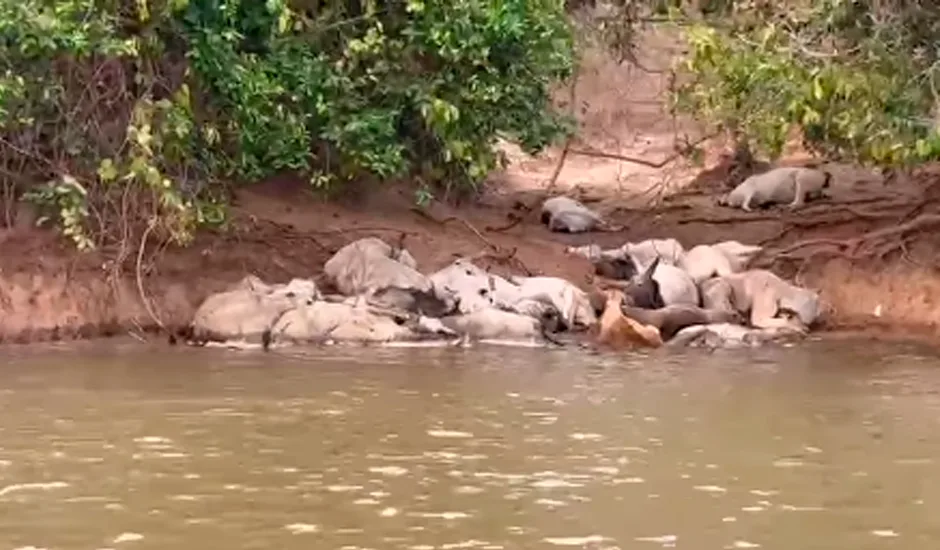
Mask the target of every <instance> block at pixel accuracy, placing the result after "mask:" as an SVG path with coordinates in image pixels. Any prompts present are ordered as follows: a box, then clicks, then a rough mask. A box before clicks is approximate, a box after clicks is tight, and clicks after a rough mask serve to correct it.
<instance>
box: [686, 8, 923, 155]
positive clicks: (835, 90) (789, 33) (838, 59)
mask: <svg viewBox="0 0 940 550" xmlns="http://www.w3.org/2000/svg"><path fill="white" fill-rule="evenodd" d="M874 6H875V5H874V4H872V5H868V4H864V3H859V2H850V1H848V0H825V1H818V2H808V1H807V2H789V3H765V2H755V1H738V2H724V3H723V5H722V6H720V9H719V10H717V11H716V12H715V13H714V14H711V15H707V16H704V17H702V16H701V15H700V14H699V15H698V16H696V18H695V20H694V23H693V24H692V25H690V27H689V28H688V32H687V35H686V36H687V39H688V41H689V45H690V49H689V54H688V56H687V57H686V59H684V60H683V63H682V65H681V66H680V71H681V72H685V73H686V74H688V75H690V78H688V79H686V80H685V82H683V83H682V84H681V85H680V86H679V88H678V90H677V94H676V97H675V99H676V104H675V107H676V108H677V109H678V110H679V111H682V112H686V113H692V114H694V115H696V116H698V117H699V118H701V119H703V120H705V121H707V122H710V123H712V124H714V125H716V126H718V127H719V128H721V129H724V130H727V131H728V132H729V133H731V134H732V135H733V136H734V138H735V139H736V140H737V141H738V143H740V144H747V145H748V146H750V147H751V148H752V149H754V150H757V151H761V152H764V153H766V154H768V155H769V156H771V157H776V156H778V155H779V154H780V152H781V149H782V148H783V146H784V144H785V142H786V139H787V138H788V137H789V136H790V135H791V132H793V131H796V132H797V134H798V135H800V136H802V138H803V141H804V144H805V145H807V146H809V147H810V148H811V149H813V150H815V151H817V152H819V153H821V154H823V155H824V156H827V157H829V158H840V159H847V160H854V161H859V162H862V163H871V164H876V165H882V166H902V165H911V164H914V163H918V162H924V161H929V160H935V159H937V158H938V157H940V133H938V126H937V123H936V122H935V115H936V112H935V109H936V108H937V100H938V98H937V96H936V88H935V80H936V76H937V75H936V71H937V58H936V55H937V54H936V52H935V45H934V43H935V41H936V39H937V37H940V34H938V32H937V31H940V13H938V12H936V10H935V9H932V8H930V6H925V7H921V6H920V4H918V3H896V4H895V3H890V2H889V3H881V4H878V5H877V7H874ZM673 15H674V17H688V14H686V15H680V14H678V13H677V12H674V14H673Z"/></svg>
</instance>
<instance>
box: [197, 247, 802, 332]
mask: <svg viewBox="0 0 940 550" xmlns="http://www.w3.org/2000/svg"><path fill="white" fill-rule="evenodd" d="M756 250H757V249H756V247H748V246H746V245H741V244H739V243H735V242H728V243H720V244H718V245H715V246H713V247H695V248H693V249H691V250H689V251H688V252H686V251H684V250H683V249H682V247H681V245H680V244H679V243H678V242H677V241H675V240H673V239H667V240H661V241H655V240H654V241H644V242H643V243H639V244H631V243H628V244H626V245H624V247H622V248H619V249H615V250H601V249H600V248H599V247H596V246H593V245H591V246H588V247H581V248H577V249H569V250H568V251H569V252H570V253H579V254H582V255H584V256H587V257H588V258H590V259H591V260H592V261H593V263H594V264H595V267H596V270H597V271H598V273H599V274H602V275H606V276H607V277H608V278H611V279H621V280H623V281H622V284H621V285H620V286H622V287H623V289H624V291H623V292H622V293H621V294H619V295H618V294H608V300H607V302H606V303H604V302H603V301H600V302H598V301H597V300H592V296H591V295H589V294H588V293H587V292H585V291H584V290H582V289H580V288H578V287H577V286H575V285H574V284H572V283H570V282H568V281H566V280H564V279H560V278H557V277H541V276H540V277H516V276H512V277H509V278H508V279H507V278H504V277H501V276H499V275H496V274H494V273H490V272H488V271H487V270H484V269H483V268H480V267H478V266H476V265H474V263H473V262H472V261H470V260H468V259H466V258H461V259H457V260H455V261H454V262H453V263H451V264H450V265H448V266H446V267H445V268H443V269H441V270H440V271H437V272H436V273H433V274H431V275H424V274H422V273H420V272H419V271H418V270H417V264H416V262H415V260H414V258H413V257H412V256H411V254H409V253H408V251H407V250H404V249H396V248H394V247H392V246H390V245H388V244H387V243H385V242H384V241H382V240H381V239H378V238H374V237H369V238H365V239H360V240H358V241H355V242H353V243H350V244H348V245H346V246H344V247H343V248H342V249H340V250H339V251H338V252H336V254H334V256H333V257H332V258H330V260H329V261H327V262H326V264H325V265H324V275H325V277H326V278H327V279H328V280H329V283H330V284H331V285H332V286H334V287H335V289H336V290H337V291H338V294H335V295H324V294H323V293H322V292H321V289H319V288H318V287H317V285H316V284H315V283H314V281H312V280H307V279H293V280H291V281H290V282H288V283H286V284H268V283H265V282H264V281H261V280H260V279H258V278H257V277H255V276H248V277H246V278H245V279H243V280H242V281H240V282H239V283H238V284H236V285H235V286H234V287H232V288H230V289H229V290H227V291H225V292H221V293H218V294H214V295H212V296H210V297H209V298H207V299H206V300H205V302H203V304H202V305H201V306H200V307H199V309H198V310H197V311H196V314H195V316H194V319H193V322H192V324H191V326H190V331H189V332H190V339H191V340H192V342H194V343H207V342H219V343H223V344H225V345H228V346H231V347H242V346H256V345H258V346H263V347H265V348H268V347H270V346H283V345H292V344H314V343H343V342H349V343H359V344H363V343H373V344H383V345H396V344H397V345H457V344H462V345H465V344H468V343H470V342H483V343H486V342H489V343H501V344H510V345H531V346H538V345H545V344H558V343H560V340H559V338H558V337H557V335H558V334H559V333H563V332H568V333H574V334H578V333H580V334H586V333H587V331H586V329H589V328H592V327H595V326H596V327H598V329H599V335H600V338H599V340H600V341H601V343H610V344H613V345H616V342H615V340H616V338H614V339H610V338H608V339H607V341H605V338H604V335H605V334H606V333H605V326H606V325H605V323H607V325H611V326H613V325H615V324H616V322H614V323H613V325H612V324H611V320H613V321H616V320H617V319H615V318H617V317H618V316H619V317H621V318H627V319H628V321H629V322H630V323H632V325H631V326H632V327H633V328H632V329H630V330H632V331H633V333H631V334H632V339H630V338H628V340H630V341H631V342H634V344H635V345H640V346H646V347H657V346H658V345H661V344H662V343H663V342H664V341H665V342H668V343H670V344H675V345H700V344H704V345H712V346H716V345H720V346H727V345H733V344H735V343H742V344H755V343H760V342H763V341H766V340H770V339H774V338H776V337H778V336H780V335H781V334H784V333H786V334H802V333H804V332H805V330H806V329H805V327H807V326H809V325H811V324H812V323H813V322H814V321H815V319H816V317H818V314H819V313H818V297H817V296H816V295H815V293H812V292H811V291H808V290H805V289H801V288H798V287H795V286H792V285H790V284H788V283H786V282H785V281H783V280H782V279H779V278H778V277H776V276H775V275H773V274H772V273H770V272H767V271H761V270H752V271H741V269H742V266H743V265H744V263H746V261H747V258H748V255H749V254H753V253H754V252H756ZM612 284H613V285H614V286H617V282H616V281H614V282H612ZM614 292H618V291H616V290H615V291H614ZM783 312H793V313H795V315H796V317H795V318H793V319H789V318H781V317H779V316H778V314H781V313H783ZM741 314H745V315H749V319H750V324H751V325H752V327H745V326H743V325H740V324H736V323H734V322H729V321H737V320H738V319H739V318H741ZM620 320H621V321H622V319H620ZM606 328H607V329H609V328H610V327H609V326H607V327H606ZM608 332H609V331H608ZM637 334H639V335H641V336H642V335H645V336H642V337H640V338H639V339H637V338H635V336H636V335H637ZM621 347H622V346H621ZM634 347H635V346H634Z"/></svg>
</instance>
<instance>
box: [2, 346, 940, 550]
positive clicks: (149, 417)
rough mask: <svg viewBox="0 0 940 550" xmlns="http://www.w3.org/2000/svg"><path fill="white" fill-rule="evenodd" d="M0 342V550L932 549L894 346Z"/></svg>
mask: <svg viewBox="0 0 940 550" xmlns="http://www.w3.org/2000/svg"><path fill="white" fill-rule="evenodd" d="M0 353H2V355H0V550H6V549H10V550H13V549H30V550H35V549H49V550H52V549H59V550H73V549H74V550H79V549H82V550H84V549H91V550H94V549H104V548H112V549H115V550H118V549H133V550H146V549H155V550H156V549H159V550H190V549H194V550H216V549H218V550H237V549H259V550H261V549H264V550H291V549H304V550H309V549H324V550H328V549H346V550H353V549H366V548H370V549H376V550H384V549H413V550H423V549H426V550H432V549H461V548H475V549H538V548H566V547H567V548H590V549H611V550H612V549H618V548H619V549H626V548H631V549H633V548H636V549H641V550H642V549H645V548H649V549H654V550H655V549H658V548H689V549H693V550H705V549H725V548H738V549H743V548H767V549H781V550H784V549H785V550H810V549H819V550H823V549H825V550H842V549H844V550H865V549H882V548H898V549H901V548H903V549H906V550H910V549H921V548H922V549H925V550H936V549H937V548H940V463H938V462H940V368H938V367H940V360H938V358H937V357H936V356H931V355H930V354H929V353H928V352H924V351H922V350H921V351H917V350H915V349H913V348H902V347H877V346H875V347H871V345H870V344H869V343H866V342H835V343H833V342H830V343H812V344H809V345H807V346H805V347H800V348H788V349H776V350H771V349H764V350H748V351H735V352H717V353H712V354H707V353H688V354H684V355H683V354H666V353H657V354H654V355H651V356H643V355H589V354H585V353H581V352H577V351H565V350H562V351H542V350H529V349H508V348H488V349H475V350H459V349H437V350H433V349H432V350H428V349H419V350H414V349H412V350H400V349H396V350H389V349H385V350H375V349H371V350H348V349H339V348H334V349H328V350H319V351H307V352H300V351H292V352H277V353H270V354H263V353H258V352H226V351H222V350H207V349H196V350H193V349H179V348H175V349H168V348H165V347H162V346H156V347H153V348H150V347H142V346H126V345H123V344H121V345H118V344H116V343H114V342H104V343H96V344H81V345H69V346H65V345H62V346H58V347H56V346H53V347H45V348H43V347H29V348H26V347H22V348H17V347H8V348H5V349H3V350H0Z"/></svg>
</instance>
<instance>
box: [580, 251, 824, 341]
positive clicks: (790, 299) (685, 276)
mask: <svg viewBox="0 0 940 550" xmlns="http://www.w3.org/2000/svg"><path fill="white" fill-rule="evenodd" d="M760 250H761V248H760V247H758V246H750V245H745V244H741V243H739V242H737V241H724V242H720V243H716V244H712V245H698V246H695V247H693V248H691V249H689V250H685V249H684V248H683V246H682V245H681V244H680V243H679V241H677V240H676V239H650V240H646V241H642V242H640V243H626V244H624V245H623V246H622V247H620V248H615V249H610V250H602V249H601V248H600V247H599V246H597V245H588V246H581V247H569V248H568V249H567V250H566V251H567V252H568V253H569V254H579V255H582V256H584V257H586V258H588V259H589V260H591V262H592V263H593V264H594V267H595V271H596V272H597V274H598V275H602V276H604V277H607V278H610V279H621V280H628V281H632V283H633V284H631V285H627V286H625V291H624V292H622V293H620V294H619V296H618V295H617V294H611V293H608V298H609V299H608V306H613V305H620V304H621V302H623V304H622V305H620V307H619V308H617V311H611V310H612V309H613V308H612V307H607V308H606V310H605V312H604V315H603V316H602V318H601V323H600V325H601V327H600V329H601V335H600V336H601V337H602V339H603V337H604V334H605V331H606V332H611V330H612V329H610V328H608V327H609V326H612V325H617V324H619V325H622V326H626V327H627V328H626V329H625V330H627V331H628V332H629V335H628V337H627V338H625V339H626V340H627V341H632V342H634V343H636V342H638V341H639V342H640V343H642V344H646V345H649V346H653V347H655V346H656V345H661V344H662V343H668V344H670V345H672V346H707V347H736V346H741V345H745V346H755V345H760V344H763V343H766V342H770V341H784V340H792V339H794V338H799V337H802V336H804V335H805V334H806V333H807V332H808V331H809V330H810V328H812V327H813V326H814V325H815V324H817V323H818V321H819V320H820V317H821V315H822V311H821V303H820V299H819V295H818V294H817V293H816V292H814V291H812V290H809V289H806V288H801V287H799V286H796V285H793V284H791V283H789V282H787V281H785V280H784V279H782V278H780V277H778V276H777V275H776V274H774V273H772V272H770V271H767V270H764V269H746V266H747V264H748V263H749V262H750V260H751V259H752V258H753V257H754V256H755V255H756V254H757V253H758V252H760ZM612 299H613V302H614V303H612ZM644 327H653V328H656V329H657V330H658V336H659V337H660V338H659V339H657V338H650V337H648V336H643V335H644V334H646V332H644V331H643V330H642V329H643V328H644ZM609 339H612V340H614V341H616V340H617V338H616V335H614V336H613V337H611V338H609ZM621 340H624V338H621Z"/></svg>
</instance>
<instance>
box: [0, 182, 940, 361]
mask: <svg viewBox="0 0 940 550" xmlns="http://www.w3.org/2000/svg"><path fill="white" fill-rule="evenodd" d="M717 172H718V171H712V173H711V174H706V176H710V177H711V180H714V179H715V178H716V177H719V174H717ZM711 180H710V179H709V177H701V178H699V180H698V181H697V182H696V183H693V184H692V185H691V186H690V187H689V188H687V190H685V191H684V192H683V193H682V194H681V195H675V196H673V197H669V198H667V199H666V200H665V201H664V202H663V204H662V205H660V206H659V207H658V208H655V209H652V210H643V209H639V208H636V207H634V206H631V205H630V201H629V200H624V199H622V197H620V196H619V195H620V194H619V193H609V194H608V195H607V196H602V195H598V194H595V195H594V196H590V195H588V194H586V193H580V196H581V197H582V198H583V200H585V201H589V202H588V204H591V205H592V206H593V207H594V208H597V209H598V210H600V211H602V212H605V213H608V215H609V216H610V219H611V220H612V221H613V222H614V223H615V224H619V225H622V226H624V227H625V229H624V230H623V231H620V232H604V233H590V234H581V235H561V234H556V233H551V232H549V231H548V230H547V228H545V227H544V226H542V225H541V224H540V223H539V220H538V213H537V211H527V210H526V207H527V206H533V205H534V206H536V210H537V205H538V204H539V202H540V199H541V198H542V197H544V196H545V195H544V192H542V191H540V190H533V189H517V190H514V191H513V190H511V189H506V188H505V187H504V186H501V185H495V184H494V185H493V186H492V187H491V188H490V189H488V190H486V191H484V192H483V193H482V195H481V196H480V198H479V199H478V200H476V201H473V203H472V204H463V205H461V206H458V207H454V206H447V205H444V204H442V203H439V202H435V203H434V204H433V205H432V206H431V207H429V208H428V209H427V210H420V209H417V208H415V207H414V200H413V195H412V194H411V192H410V190H409V189H408V188H407V187H406V186H387V187H383V188H381V189H375V190H370V192H368V193H360V194H359V196H351V195H350V196H346V197H344V198H341V199H337V200H333V201H327V200H325V199H323V198H319V197H316V196H314V195H313V194H311V193H310V192H309V191H307V190H306V189H305V184H304V182H303V181H302V180H299V179H293V178H290V177H283V178H279V179H277V180H273V181H270V182H266V183H263V184H259V185H257V186H253V187H252V188H251V189H249V190H244V191H241V192H240V193H238V195H237V199H236V202H235V206H234V208H233V211H232V222H231V224H230V227H229V229H228V230H226V231H218V232H207V233H203V234H201V235H199V237H198V238H197V239H196V241H195V243H193V244H192V245H191V246H190V247H188V248H185V249H167V250H163V251H156V250H155V251H153V252H147V251H146V250H145V252H144V254H143V255H142V256H140V262H138V258H137V255H136V254H134V255H131V257H129V258H128V260H127V261H126V262H125V264H124V265H123V266H120V269H116V267H115V266H113V265H109V263H108V261H107V259H106V256H104V255H103V254H101V253H91V254H84V255H82V254H77V253H75V252H73V251H71V250H70V249H69V248H68V246H67V245H66V244H65V243H63V242H62V241H61V240H60V239H59V238H58V237H57V236H56V235H55V234H54V233H53V232H51V231H47V230H38V229H28V230H23V229H20V230H7V231H6V232H5V233H4V234H2V235H0V246H2V249H3V252H4V253H3V255H2V259H0V311H2V312H3V315H2V317H0V339H2V341H4V342H21V343H25V342H36V341H44V340H58V339H75V338H92V337H101V336H113V335H125V334H132V335H138V336H140V337H144V335H145V334H147V333H150V334H153V333H156V332H159V331H160V330H161V327H165V328H168V329H171V330H172V329H174V328H176V327H180V326H182V325H185V324H186V323H188V322H189V321H190V319H191V318H192V314H193V312H194V311H195V309H196V308H197V307H198V306H199V304H200V303H201V302H202V300H204V299H205V297H206V296H208V295H209V294H211V293H213V292H218V291H220V290H222V289H223V288H225V287H226V286H228V285H230V284H232V283H234V282H236V281H238V280H240V279H241V278H242V277H243V276H244V275H245V274H247V273H253V274H255V275H257V276H259V277H261V278H262V279H264V280H268V281H281V282H284V281H287V280H289V279H290V278H292V277H314V278H316V277H318V276H319V275H320V272H321V269H322V266H323V263H324V262H325V261H326V260H327V259H328V258H329V257H330V256H331V255H332V254H333V253H334V252H335V251H336V250H338V249H339V247H341V246H342V245H344V244H346V243H348V242H350V241H351V240H354V239H358V238H362V237H366V236H377V237H380V238H383V239H385V240H387V241H389V242H398V241H399V240H400V239H402V238H403V239H404V245H405V246H406V247H407V248H408V250H409V251H410V252H411V253H412V254H413V255H414V256H415V258H416V260H417V261H418V264H419V268H420V270H421V271H423V272H430V271H434V270H437V269H439V268H441V267H443V266H445V265H446V264H448V263H449V262H450V261H451V260H452V259H453V258H454V256H455V255H467V256H477V257H478V258H479V259H478V262H480V263H481V264H483V265H486V266H488V267H490V268H492V269H493V270H494V271H496V272H499V273H501V274H509V273H517V274H519V273H523V274H524V273H526V272H528V273H532V274H544V275H552V276H559V277H563V278H565V279H568V280H570V281H572V282H573V283H574V284H576V285H578V286H581V287H582V288H585V289H590V288H591V287H592V286H593V285H594V276H593V273H592V269H591V266H590V264H589V263H588V262H587V261H586V260H584V259H581V258H578V257H572V256H570V255H566V254H565V253H564V249H565V247H566V246H571V245H582V244H589V243H598V244H600V245H602V246H605V247H607V246H619V245H621V244H623V243H624V242H626V241H639V240H642V239H646V238H654V237H658V238H665V237H673V238H676V239H678V240H679V241H680V242H681V243H682V244H683V245H685V246H686V247H691V246H694V245H696V244H707V243H712V242H717V241H721V240H726V239H736V240H740V241H742V242H745V243H747V244H762V245H764V246H766V247H767V253H765V254H764V255H762V256H761V257H760V258H758V260H757V264H758V265H761V266H766V267H770V268H772V269H774V270H775V271H776V272H778V273H780V274H781V275H784V276H787V277H791V278H796V279H797V281H798V282H799V283H800V284H803V285H806V286H809V287H811V288H815V289H817V290H818V291H819V292H820V293H821V295H822V297H823V299H824V301H825V302H826V303H827V304H828V306H829V314H828V316H827V319H826V326H825V330H829V331H846V330H850V331H853V332H858V331H862V332H863V333H864V334H867V335H869V336H878V337H882V338H889V339H893V338H901V339H912V338H914V339H931V338H934V337H936V336H938V335H940V329H938V326H940V324H938V323H940V308H937V307H936V306H935V304H937V303H940V277H938V276H937V274H936V271H935V270H934V268H932V267H929V266H931V265H933V264H931V263H930V262H931V259H933V258H936V257H937V254H938V251H940V247H938V243H935V242H932V241H934V240H936V239H933V238H932V235H931V232H930V231H929V230H925V231H921V232H915V233H913V234H912V235H896V236H894V237H892V238H894V239H895V241H893V242H894V243H895V244H896V245H897V246H896V247H895V248H896V250H894V251H889V253H888V255H887V257H886V258H885V259H882V260H879V259H877V258H874V257H870V258H868V259H867V260H866V259H863V258H862V256H859V258H860V259H857V260H855V261H851V260H849V259H848V255H849V253H848V252H847V251H845V250H838V246H837V241H838V240H840V239H852V238H855V237H857V236H860V235H862V234H864V233H866V232H872V231H878V230H879V229H884V228H886V227H887V228H888V229H889V230H890V229H891V228H896V227H897V226H898V224H899V222H898V220H899V219H900V218H898V217H894V218H891V217H890V216H888V214H885V212H888V207H887V206H886V204H887V202H886V201H888V200H889V198H884V197H883V198H882V199H881V200H879V199H878V193H883V194H885V196H886V197H887V196H888V195H890V196H893V197H897V196H899V191H898V189H897V188H896V187H892V188H891V189H885V188H883V186H882V184H881V183H880V182H870V184H868V185H866V184H865V182H859V181H854V182H852V187H851V188H849V187H848V186H846V185H843V186H842V187H837V188H836V189H834V191H833V195H834V197H833V199H832V201H828V202H826V203H819V204H815V205H811V206H809V207H807V208H806V209H804V210H802V211H799V212H795V213H790V212H780V211H776V212H760V213H752V214H747V213H744V212H740V211H731V210H727V209H718V208H717V207H714V206H712V205H711V201H712V195H711V194H709V193H708V192H707V191H703V190H707V189H708V188H709V185H708V183H709V181H711ZM937 180H938V181H940V177H938V178H937ZM837 181H847V180H846V179H845V178H843V179H841V180H838V179H837ZM928 183H929V182H928ZM917 187H918V188H921V189H926V190H927V191H925V193H927V194H929V191H930V189H932V186H931V185H929V184H928V185H925V184H924V183H923V182H921V183H920V184H919V185H918V186H917ZM576 194H577V193H576ZM891 204H893V203H891ZM907 204H910V205H916V204H918V203H917V202H916V201H913V200H912V199H910V198H908V200H907ZM866 205H868V206H867V207H866ZM871 205H877V206H878V210H872V209H873V208H874V207H873V206H871ZM865 208H867V209H868V210H872V212H874V214H872V213H871V212H868V210H865ZM866 212H868V214H866ZM869 214H871V216H875V217H877V218H880V219H875V217H872V218H871V219H869V218H867V217H866V216H867V215H869ZM902 237H903V238H902ZM884 242H885V243H886V244H885V246H888V244H890V243H891V242H892V241H890V240H885V241H884ZM796 243H809V244H810V245H811V246H805V247H801V248H800V249H799V250H798V251H797V252H800V253H801V254H802V255H801V256H796V255H795V254H793V256H794V260H792V261H788V262H785V261H778V260H779V257H778V254H779V253H781V251H786V250H789V249H791V248H793V247H794V244H796ZM902 244H903V247H902ZM879 246H881V245H879ZM863 248H864V246H860V247H859V249H860V250H861V249H863ZM902 248H903V249H904V250H902ZM824 253H825V254H824ZM856 253H859V252H858V251H856ZM787 254H790V253H789V252H788V253H787ZM859 254H860V253H859ZM799 258H807V259H808V260H807V261H806V262H805V264H804V263H801V260H799ZM798 268H801V269H798Z"/></svg>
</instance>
